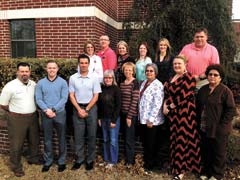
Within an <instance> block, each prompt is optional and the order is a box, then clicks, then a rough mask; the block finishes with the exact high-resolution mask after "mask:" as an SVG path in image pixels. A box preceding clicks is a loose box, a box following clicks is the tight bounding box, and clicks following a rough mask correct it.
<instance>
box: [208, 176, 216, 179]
mask: <svg viewBox="0 0 240 180" xmlns="http://www.w3.org/2000/svg"><path fill="white" fill-rule="evenodd" d="M209 180H217V178H215V177H214V176H212V177H210V179H209Z"/></svg>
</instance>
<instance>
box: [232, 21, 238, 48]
mask: <svg viewBox="0 0 240 180" xmlns="http://www.w3.org/2000/svg"><path fill="white" fill-rule="evenodd" d="M233 28H234V30H235V33H236V39H237V42H238V43H239V45H240V21H235V22H233Z"/></svg>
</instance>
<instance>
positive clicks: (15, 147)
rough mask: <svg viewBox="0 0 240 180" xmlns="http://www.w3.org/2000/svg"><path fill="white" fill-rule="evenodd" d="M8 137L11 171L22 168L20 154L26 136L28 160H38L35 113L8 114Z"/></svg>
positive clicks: (37, 130)
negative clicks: (28, 152)
mask: <svg viewBox="0 0 240 180" xmlns="http://www.w3.org/2000/svg"><path fill="white" fill-rule="evenodd" d="M8 137H9V141H10V163H11V168H12V170H13V171H18V170H21V169H22V163H21V155H22V148H23V144H24V140H25V138H26V137H27V140H28V145H29V150H30V155H29V159H28V160H29V161H31V162H34V161H35V162H36V161H37V160H38V145H39V126H38V119H37V114H36V113H34V114H33V115H31V116H18V115H12V114H9V115H8Z"/></svg>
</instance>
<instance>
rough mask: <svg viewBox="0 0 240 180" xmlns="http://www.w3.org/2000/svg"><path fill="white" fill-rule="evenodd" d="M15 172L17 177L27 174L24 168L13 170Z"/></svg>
mask: <svg viewBox="0 0 240 180" xmlns="http://www.w3.org/2000/svg"><path fill="white" fill-rule="evenodd" d="M13 172H14V175H15V176H16V177H22V176H24V175H25V173H24V171H23V170H17V171H13Z"/></svg>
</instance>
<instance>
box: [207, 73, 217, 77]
mask: <svg viewBox="0 0 240 180" xmlns="http://www.w3.org/2000/svg"><path fill="white" fill-rule="evenodd" d="M208 76H214V77H218V76H220V75H219V74H215V73H209V74H208Z"/></svg>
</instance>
